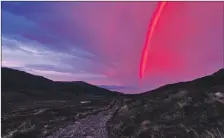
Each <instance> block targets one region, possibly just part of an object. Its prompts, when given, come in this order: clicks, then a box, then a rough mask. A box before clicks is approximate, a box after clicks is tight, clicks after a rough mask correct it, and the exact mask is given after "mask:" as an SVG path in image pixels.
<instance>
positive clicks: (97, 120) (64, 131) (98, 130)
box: [46, 101, 119, 138]
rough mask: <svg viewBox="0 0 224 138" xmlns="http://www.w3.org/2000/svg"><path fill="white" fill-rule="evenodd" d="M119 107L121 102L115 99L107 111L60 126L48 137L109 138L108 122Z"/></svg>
mask: <svg viewBox="0 0 224 138" xmlns="http://www.w3.org/2000/svg"><path fill="white" fill-rule="evenodd" d="M118 108H119V102H118V101H114V104H113V106H112V108H110V105H109V106H108V108H107V109H106V110H105V111H102V112H100V113H98V114H97V115H90V116H87V117H86V118H84V119H81V120H78V121H76V122H74V123H73V124H72V125H68V126H66V127H65V128H60V129H59V130H58V131H56V132H55V133H53V134H52V135H51V136H48V137H46V138H108V133H107V127H106V123H107V122H108V121H109V120H110V119H111V118H112V116H113V114H114V113H115V112H116V110H118Z"/></svg>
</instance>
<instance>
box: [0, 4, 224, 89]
mask: <svg viewBox="0 0 224 138" xmlns="http://www.w3.org/2000/svg"><path fill="white" fill-rule="evenodd" d="M157 4H158V2H2V11H1V12H2V28H1V29H2V36H1V37H2V65H3V66H6V67H10V68H15V69H19V70H23V71H26V72H29V73H32V74H36V75H41V76H44V77H46V78H49V79H51V80H55V81H86V82H88V83H91V84H94V85H98V86H101V87H104V88H108V89H110V90H116V91H121V92H124V93H140V92H144V91H147V90H152V89H155V88H157V87H160V86H162V85H165V84H170V83H175V82H180V81H188V80H192V79H195V78H198V77H202V76H205V75H209V74H211V73H214V72H215V71H217V70H219V69H221V68H223V67H224V48H223V47H224V3H223V2H168V3H167V5H166V7H165V8H164V10H163V12H162V14H161V17H160V20H159V22H158V24H157V27H156V29H155V32H154V34H153V37H152V40H151V42H150V49H149V51H148V53H149V55H148V57H147V58H148V60H147V63H146V71H145V74H144V77H143V79H141V80H140V79H139V64H140V58H141V54H142V49H143V46H144V43H145V39H146V33H147V31H148V25H149V23H150V20H151V18H152V16H153V12H154V11H155V9H156V6H157Z"/></svg>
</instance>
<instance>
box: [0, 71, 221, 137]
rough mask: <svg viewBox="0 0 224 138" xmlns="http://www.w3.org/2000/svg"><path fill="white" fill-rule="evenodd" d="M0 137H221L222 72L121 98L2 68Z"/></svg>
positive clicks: (88, 86)
mask: <svg viewBox="0 0 224 138" xmlns="http://www.w3.org/2000/svg"><path fill="white" fill-rule="evenodd" d="M1 122H2V136H3V137H5V138H40V137H46V138H63V137H65V138H73V137H74V138H174V137H176V138H194V137H195V138H213V137H214V138H222V137H224V69H221V70H219V71H218V72H216V73H214V74H212V75H210V76H206V77H202V78H199V79H196V80H193V81H189V82H180V83H176V84H169V85H166V86H163V87H160V88H158V89H156V90H153V91H149V92H145V93H141V94H135V95H128V94H126V95H124V94H121V93H118V92H113V91H109V90H106V89H103V88H99V87H97V86H94V85H91V84H88V83H85V82H55V81H51V80H49V79H46V78H44V77H40V76H35V75H32V74H28V73H25V72H23V71H18V70H13V69H9V68H2V118H1Z"/></svg>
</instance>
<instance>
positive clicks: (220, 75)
mask: <svg viewBox="0 0 224 138" xmlns="http://www.w3.org/2000/svg"><path fill="white" fill-rule="evenodd" d="M217 85H224V69H220V70H219V71H217V72H215V73H213V74H212V75H209V76H205V77H201V78H198V79H195V80H192V81H187V82H179V83H174V84H167V85H165V86H162V87H159V88H157V89H155V90H152V91H148V92H144V93H140V94H139V95H141V96H145V95H160V94H161V93H160V91H161V92H164V91H169V90H171V91H177V90H181V89H189V90H191V89H200V90H208V89H209V88H211V87H214V86H217Z"/></svg>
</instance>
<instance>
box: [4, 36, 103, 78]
mask: <svg viewBox="0 0 224 138" xmlns="http://www.w3.org/2000/svg"><path fill="white" fill-rule="evenodd" d="M2 44H3V45H2V52H3V55H2V56H3V62H2V65H3V66H7V67H12V68H22V69H24V70H27V71H28V72H31V73H34V74H38V75H43V76H46V77H48V78H50V79H53V80H66V79H67V80H71V81H72V80H94V79H104V78H105V77H106V76H104V75H103V74H97V73H91V72H89V71H90V70H91V69H90V70H86V69H85V70H86V71H83V69H82V68H83V66H85V64H87V65H89V63H91V62H92V61H91V60H89V59H85V55H87V56H89V55H90V54H89V53H88V52H83V51H81V50H77V51H76V50H75V49H73V54H72V55H70V54H68V53H60V52H54V51H50V50H48V49H44V48H43V46H40V45H41V44H38V43H36V42H32V41H19V40H15V39H10V38H6V37H3V39H2ZM12 45H13V47H12ZM67 60H69V61H71V60H73V62H74V63H73V65H70V64H71V62H70V64H69V63H66V62H64V61H67ZM77 61H78V62H77ZM85 61H86V62H87V63H85ZM80 65H83V66H80Z"/></svg>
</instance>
